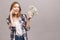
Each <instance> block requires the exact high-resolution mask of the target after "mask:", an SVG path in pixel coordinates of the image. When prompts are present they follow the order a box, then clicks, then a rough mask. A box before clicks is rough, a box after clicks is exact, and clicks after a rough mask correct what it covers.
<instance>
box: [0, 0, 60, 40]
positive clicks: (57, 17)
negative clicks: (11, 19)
mask: <svg viewBox="0 0 60 40" xmlns="http://www.w3.org/2000/svg"><path fill="white" fill-rule="evenodd" d="M14 1H18V2H19V3H20V4H21V8H22V13H26V12H27V9H28V8H27V7H28V6H29V5H31V4H32V5H35V6H36V7H37V8H38V10H39V14H38V15H36V16H34V18H32V20H31V30H30V31H28V38H29V40H60V0H0V40H10V37H9V34H10V30H9V28H8V25H7V24H6V18H7V16H8V14H9V9H10V5H11V3H12V2H14Z"/></svg>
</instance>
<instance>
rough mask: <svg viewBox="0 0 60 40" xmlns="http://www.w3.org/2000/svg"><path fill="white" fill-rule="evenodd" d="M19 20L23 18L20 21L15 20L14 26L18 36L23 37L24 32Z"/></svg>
mask: <svg viewBox="0 0 60 40" xmlns="http://www.w3.org/2000/svg"><path fill="white" fill-rule="evenodd" d="M19 20H20V21H21V18H20V19H18V20H15V21H14V25H15V27H16V35H19V36H21V35H23V32H22V23H21V22H19Z"/></svg>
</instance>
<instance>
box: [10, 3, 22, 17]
mask: <svg viewBox="0 0 60 40" xmlns="http://www.w3.org/2000/svg"><path fill="white" fill-rule="evenodd" d="M15 4H18V5H19V13H18V14H17V15H16V16H17V17H19V16H20V15H21V7H20V4H19V3H18V2H13V3H12V5H11V7H10V11H11V10H12V8H13V7H14V5H15ZM13 16H14V15H13Z"/></svg>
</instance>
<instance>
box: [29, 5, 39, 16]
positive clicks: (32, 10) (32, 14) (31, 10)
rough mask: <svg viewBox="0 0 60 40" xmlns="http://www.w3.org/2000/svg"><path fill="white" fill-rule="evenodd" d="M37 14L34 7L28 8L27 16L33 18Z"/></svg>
mask: <svg viewBox="0 0 60 40" xmlns="http://www.w3.org/2000/svg"><path fill="white" fill-rule="evenodd" d="M37 14H38V10H37V8H36V7H35V6H34V5H30V6H29V7H28V15H30V16H31V17H33V16H35V15H37Z"/></svg>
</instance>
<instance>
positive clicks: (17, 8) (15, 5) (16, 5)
mask: <svg viewBox="0 0 60 40" xmlns="http://www.w3.org/2000/svg"><path fill="white" fill-rule="evenodd" d="M13 10H14V13H15V14H17V13H18V12H19V4H14V6H13Z"/></svg>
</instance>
